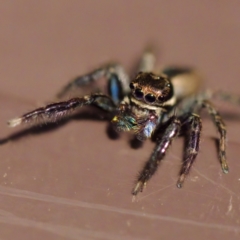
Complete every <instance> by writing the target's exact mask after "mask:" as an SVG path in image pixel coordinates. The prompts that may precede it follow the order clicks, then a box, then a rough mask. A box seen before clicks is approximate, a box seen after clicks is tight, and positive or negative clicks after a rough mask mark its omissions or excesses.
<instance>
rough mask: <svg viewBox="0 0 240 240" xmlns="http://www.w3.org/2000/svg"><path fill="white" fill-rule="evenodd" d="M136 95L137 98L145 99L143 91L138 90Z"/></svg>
mask: <svg viewBox="0 0 240 240" xmlns="http://www.w3.org/2000/svg"><path fill="white" fill-rule="evenodd" d="M134 93H135V96H136V98H143V95H144V94H143V92H142V90H141V89H136V90H135V92H134Z"/></svg>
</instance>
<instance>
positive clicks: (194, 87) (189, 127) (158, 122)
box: [8, 50, 234, 195]
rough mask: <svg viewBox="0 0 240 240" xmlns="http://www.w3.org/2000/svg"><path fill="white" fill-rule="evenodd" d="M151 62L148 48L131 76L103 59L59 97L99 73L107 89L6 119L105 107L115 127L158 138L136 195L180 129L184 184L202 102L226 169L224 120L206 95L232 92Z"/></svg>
mask: <svg viewBox="0 0 240 240" xmlns="http://www.w3.org/2000/svg"><path fill="white" fill-rule="evenodd" d="M154 65H155V56H154V54H153V52H152V51H150V50H146V51H145V52H144V53H143V54H142V57H141V59H140V62H139V66H138V73H137V74H136V76H135V77H134V78H133V80H131V81H130V80H129V77H128V75H127V74H126V72H125V71H124V69H123V67H122V66H121V65H119V64H116V63H110V64H106V65H103V66H102V67H100V68H98V69H96V70H94V71H92V72H90V73H88V74H86V75H82V76H80V77H77V78H76V79H74V80H73V81H72V82H70V83H69V84H68V85H66V86H65V87H64V88H63V89H62V91H61V92H60V93H59V94H58V98H62V97H64V96H67V95H68V94H69V93H70V92H71V91H72V90H81V89H84V88H86V87H87V86H94V83H97V82H98V81H99V80H100V79H105V80H106V83H107V84H106V89H102V90H101V91H100V90H99V88H93V89H92V91H93V93H91V94H88V95H84V96H81V97H75V98H70V99H69V100H66V101H65V100H64V101H63V100H62V101H60V100H59V101H58V102H56V103H53V104H49V105H46V106H45V107H42V108H38V109H36V110H33V111H31V112H28V113H26V114H24V115H22V116H21V117H18V118H14V119H12V120H10V121H9V122H8V124H9V126H10V127H15V126H17V125H20V124H23V123H33V122H35V123H37V124H39V123H41V122H50V121H58V120H60V119H61V118H63V117H64V116H65V115H66V114H68V113H70V112H72V111H77V110H78V109H79V108H81V107H83V106H86V105H93V106H97V107H98V108H100V109H102V110H103V111H105V112H108V113H109V115H110V119H111V124H112V126H113V128H114V129H115V130H116V132H123V131H132V132H133V134H134V137H135V139H136V140H137V141H144V140H146V139H147V138H151V139H154V140H155V141H156V146H155V148H154V150H153V152H152V154H151V156H150V158H149V159H148V161H147V162H146V164H145V165H144V167H143V169H142V171H141V172H140V173H139V175H138V177H137V181H136V184H135V187H134V188H133V190H132V194H133V195H137V194H138V193H139V192H141V191H142V190H143V187H144V186H145V185H146V183H147V181H148V180H149V179H150V178H151V177H152V175H153V174H154V173H155V172H156V170H157V168H158V165H159V163H160V162H161V160H162V159H163V158H164V156H165V154H166V151H167V149H168V148H169V146H170V144H171V142H172V140H173V139H174V138H175V137H177V136H179V135H183V136H185V137H186V149H185V153H184V157H183V165H182V168H181V171H180V176H179V179H178V182H177V187H179V188H181V187H182V184H183V182H184V179H185V177H186V176H187V175H188V173H189V171H190V169H191V166H192V164H193V162H194V160H195V159H196V157H197V154H198V151H199V141H200V134H201V129H202V123H201V118H200V116H199V114H200V112H201V110H202V109H203V108H206V109H207V111H208V113H209V115H210V116H211V118H212V120H213V122H214V124H215V126H216V128H217V130H218V132H219V135H220V137H219V148H218V149H219V160H220V163H221V166H222V170H223V172H224V173H228V164H227V162H226V126H225V124H224V122H223V120H222V118H221V116H220V114H219V113H218V111H217V110H216V109H215V107H214V106H213V105H212V103H211V102H210V101H209V99H211V98H212V97H216V96H218V97H219V96H220V98H221V99H223V100H227V101H230V102H231V101H232V102H233V101H234V100H233V99H232V98H231V95H228V94H226V93H222V92H211V91H201V81H200V77H199V75H198V74H197V73H196V72H195V71H194V70H193V69H190V68H181V67H167V68H163V69H162V71H160V73H156V72H154ZM104 92H106V94H104Z"/></svg>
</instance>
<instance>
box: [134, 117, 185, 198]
mask: <svg viewBox="0 0 240 240" xmlns="http://www.w3.org/2000/svg"><path fill="white" fill-rule="evenodd" d="M180 129H181V122H180V121H179V120H178V119H177V118H176V117H172V118H171V119H170V124H169V126H168V127H167V129H166V131H165V132H164V134H163V136H162V138H161V139H160V140H159V142H158V143H157V145H156V147H155V149H154V150H153V153H152V155H151V157H150V159H149V160H148V162H147V163H146V164H145V166H144V168H143V170H142V171H141V172H140V174H139V176H138V179H137V183H136V186H135V187H134V189H133V190H132V194H133V195H137V194H138V193H139V192H142V190H143V187H144V186H145V185H146V183H147V181H148V180H149V179H150V178H151V177H152V175H153V174H154V173H155V172H156V170H157V168H158V165H159V163H160V161H161V160H162V159H163V157H164V156H165V154H166V151H167V149H168V148H169V146H170V144H171V142H172V140H173V138H174V137H176V136H177V135H178V133H179V131H180Z"/></svg>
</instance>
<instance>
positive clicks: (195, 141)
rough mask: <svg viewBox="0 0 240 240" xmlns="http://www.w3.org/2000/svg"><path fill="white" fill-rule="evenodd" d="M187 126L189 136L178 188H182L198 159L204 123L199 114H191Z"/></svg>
mask: <svg viewBox="0 0 240 240" xmlns="http://www.w3.org/2000/svg"><path fill="white" fill-rule="evenodd" d="M186 124H187V125H188V126H187V127H188V135H187V136H186V137H187V144H186V150H185V154H184V158H183V166H182V169H181V172H180V177H179V180H178V182H177V187H178V188H181V187H182V185H183V182H184V179H185V178H186V176H187V174H188V173H189V171H190V169H191V167H192V165H193V162H194V161H195V159H196V157H197V154H198V151H199V142H200V134H201V130H202V122H201V119H200V117H199V115H197V114H191V115H190V116H189V117H188V120H187V122H186Z"/></svg>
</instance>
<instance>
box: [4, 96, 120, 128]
mask: <svg viewBox="0 0 240 240" xmlns="http://www.w3.org/2000/svg"><path fill="white" fill-rule="evenodd" d="M86 105H95V106H98V107H99V108H101V109H103V110H105V111H108V112H112V111H113V110H115V108H116V107H115V104H114V102H113V101H112V99H111V98H110V97H108V96H107V95H103V94H100V93H96V94H92V95H86V96H84V97H81V98H72V99H70V100H68V101H62V102H57V103H53V104H48V105H46V106H45V107H42V108H38V109H35V110H33V111H31V112H28V113H26V114H24V115H22V116H21V117H18V118H14V119H12V120H10V121H8V125H9V126H10V127H15V126H17V125H20V124H22V123H32V122H34V121H36V122H50V121H53V122H55V121H57V120H59V119H61V118H63V117H64V116H65V115H66V114H69V113H70V112H72V111H74V110H76V109H79V108H81V107H82V106H86Z"/></svg>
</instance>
